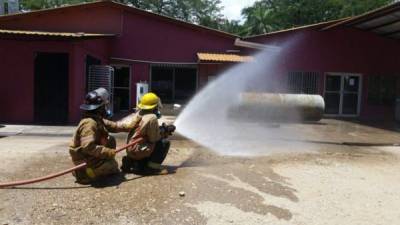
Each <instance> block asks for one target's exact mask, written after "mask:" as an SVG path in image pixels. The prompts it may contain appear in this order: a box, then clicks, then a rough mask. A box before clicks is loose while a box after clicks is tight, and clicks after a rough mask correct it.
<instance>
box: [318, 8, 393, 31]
mask: <svg viewBox="0 0 400 225" xmlns="http://www.w3.org/2000/svg"><path fill="white" fill-rule="evenodd" d="M399 7H400V2H394V3H392V4H390V5H386V6H382V7H379V8H377V9H374V10H371V11H368V12H365V13H363V14H361V15H358V16H353V17H349V18H348V19H347V20H344V21H339V22H338V23H335V24H332V25H330V26H327V27H324V28H322V29H321V30H322V31H325V30H329V29H332V28H334V27H338V26H340V25H346V24H350V23H352V22H357V20H360V19H361V20H362V19H364V18H367V17H368V16H372V15H374V14H380V13H385V12H391V11H394V10H396V9H397V8H399Z"/></svg>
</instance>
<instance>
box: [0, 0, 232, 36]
mask: <svg viewBox="0 0 400 225" xmlns="http://www.w3.org/2000/svg"><path fill="white" fill-rule="evenodd" d="M102 5H108V6H111V7H116V8H121V9H124V10H128V11H130V12H139V13H142V14H144V15H152V16H155V17H159V18H162V19H166V20H169V21H170V22H174V23H177V24H180V25H184V26H188V27H192V28H200V29H203V30H207V31H211V32H215V33H218V34H221V35H224V36H227V37H230V38H232V39H235V38H238V37H239V36H238V35H235V34H231V33H228V32H225V31H221V30H217V29H214V28H210V27H206V26H203V25H198V24H194V23H190V22H187V21H184V20H181V19H178V18H173V17H170V16H166V15H161V14H158V13H154V12H150V11H146V10H144V9H139V8H136V7H133V6H128V5H125V4H122V3H119V2H114V1H112V0H100V1H94V2H84V3H78V4H72V5H66V6H60V7H56V8H48V9H39V10H34V11H30V12H19V13H15V14H10V15H1V16H0V22H1V21H3V20H8V19H14V18H20V17H25V16H32V15H40V14H42V13H47V12H53V11H58V10H64V9H71V8H79V7H84V6H102Z"/></svg>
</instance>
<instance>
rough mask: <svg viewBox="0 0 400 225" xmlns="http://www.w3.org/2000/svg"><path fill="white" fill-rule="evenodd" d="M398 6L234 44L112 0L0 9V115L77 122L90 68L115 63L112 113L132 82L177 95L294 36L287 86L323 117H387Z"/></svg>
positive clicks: (130, 102) (124, 106) (283, 73)
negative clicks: (314, 99) (315, 97)
mask: <svg viewBox="0 0 400 225" xmlns="http://www.w3.org/2000/svg"><path fill="white" fill-rule="evenodd" d="M399 7H400V5H399V4H394V5H391V6H389V7H386V8H383V9H379V10H377V11H373V12H371V13H368V14H365V15H362V16H359V17H353V18H349V19H342V20H338V21H332V22H328V23H321V24H316V25H311V26H306V27H301V28H296V29H291V30H285V31H280V32H274V33H269V34H265V35H260V36H254V37H247V38H243V39H242V40H241V41H239V42H238V41H237V40H238V38H239V37H237V36H235V35H232V34H228V33H224V32H221V31H217V30H213V29H209V28H206V27H202V26H197V25H193V24H189V23H186V22H182V21H179V20H175V19H172V18H169V17H165V16H160V15H157V14H153V13H150V12H147V11H143V10H139V9H136V8H132V7H129V6H125V5H122V4H118V3H114V2H110V1H103V2H95V3H87V4H80V5H74V6H68V7H61V8H56V9H49V10H39V11H34V12H29V13H21V14H15V15H7V16H1V17H0V67H1V69H2V70H1V75H0V103H1V105H2V107H3V110H2V111H1V112H0V121H2V122H9V123H17V122H18V123H20V122H23V123H43V122H49V123H67V122H70V123H72V122H76V121H78V120H79V118H80V110H79V105H80V104H81V103H82V99H83V97H84V95H85V92H86V91H87V89H88V86H89V85H90V84H89V80H90V70H89V69H90V68H94V67H93V66H92V65H111V66H112V67H113V68H114V79H113V85H112V87H111V88H112V91H113V94H114V109H115V111H119V110H128V109H129V108H131V107H134V106H135V104H136V83H138V82H140V81H146V82H148V83H149V84H150V89H151V90H152V91H154V92H156V93H158V94H159V95H160V96H161V97H162V99H163V100H164V101H166V102H184V101H186V100H187V99H188V98H189V97H190V96H191V95H193V94H194V93H195V91H196V90H197V89H198V88H200V87H201V86H203V85H205V84H206V83H207V82H208V80H209V79H212V78H213V77H214V76H216V75H217V74H218V73H219V72H220V71H222V70H223V69H225V68H227V67H229V66H230V65H232V63H235V62H240V61H245V60H247V58H245V57H243V55H245V54H246V52H247V54H249V49H252V48H257V47H259V45H257V44H255V43H251V42H256V43H266V44H279V43H283V42H284V41H286V40H288V39H290V38H291V37H293V36H294V35H299V34H300V35H301V36H302V42H303V43H304V44H300V45H296V48H294V49H292V50H291V52H290V55H289V56H288V57H289V58H288V60H287V61H286V63H285V65H282V66H281V68H280V69H279V73H278V75H279V76H280V77H281V78H282V80H283V81H284V82H287V84H288V85H287V86H288V87H289V91H291V92H296V93H315V94H321V95H322V96H324V98H325V101H326V106H327V107H326V109H327V110H326V112H327V114H330V115H336V116H355V117H359V116H360V117H362V118H383V117H388V116H389V117H391V118H393V115H394V103H395V97H396V96H397V94H398V93H396V90H397V80H398V79H397V77H398V76H399V74H400V67H399V62H398V61H399V60H398V57H397V52H399V50H400V45H399V43H398V40H397V37H400V33H397V32H399V31H400V22H399V21H400V20H399V19H398V18H397V16H393V15H395V14H396V13H400V11H399V10H398V9H399ZM397 29H399V31H398V30H397ZM398 34H399V35H398ZM204 53H213V54H204ZM91 66H92V67H91ZM4 109H5V110H4Z"/></svg>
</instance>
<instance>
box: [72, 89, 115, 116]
mask: <svg viewBox="0 0 400 225" xmlns="http://www.w3.org/2000/svg"><path fill="white" fill-rule="evenodd" d="M108 96H109V95H108V92H107V90H106V89H104V88H98V89H96V90H94V91H91V92H89V93H87V94H86V96H85V103H84V104H82V105H81V106H80V107H79V108H80V109H83V110H86V111H91V110H95V109H98V108H99V107H101V106H103V105H106V104H108Z"/></svg>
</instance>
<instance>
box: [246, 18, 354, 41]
mask: <svg viewBox="0 0 400 225" xmlns="http://www.w3.org/2000/svg"><path fill="white" fill-rule="evenodd" d="M347 19H349V18H340V19H336V20H330V21H326V22H320V23H314V24H308V25H304V26H298V27H292V28H288V29H283V30H277V31H271V32H269V33H265V34H257V35H251V36H247V37H244V38H243V39H252V38H257V37H263V36H270V35H273V34H280V33H285V32H292V31H298V30H303V29H308V28H313V29H319V28H320V27H325V26H329V25H332V24H336V23H338V22H342V21H344V20H347Z"/></svg>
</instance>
